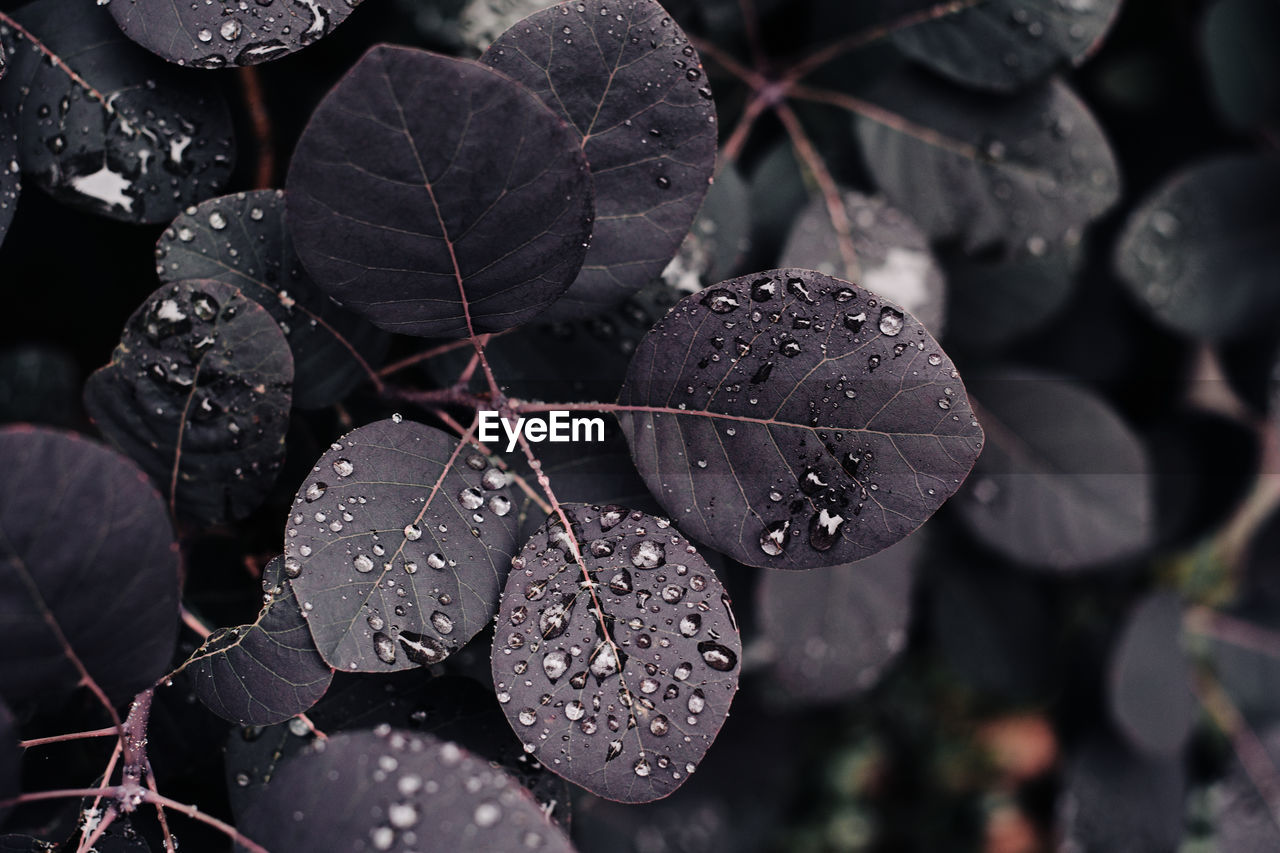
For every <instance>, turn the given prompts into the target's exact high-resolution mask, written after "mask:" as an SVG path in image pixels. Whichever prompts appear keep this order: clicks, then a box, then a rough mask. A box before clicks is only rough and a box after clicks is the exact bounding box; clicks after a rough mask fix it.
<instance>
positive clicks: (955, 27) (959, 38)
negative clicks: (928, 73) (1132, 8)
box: [893, 0, 1120, 92]
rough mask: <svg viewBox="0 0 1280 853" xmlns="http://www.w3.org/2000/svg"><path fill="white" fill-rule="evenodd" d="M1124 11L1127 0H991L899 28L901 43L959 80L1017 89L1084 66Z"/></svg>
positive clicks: (932, 2)
mask: <svg viewBox="0 0 1280 853" xmlns="http://www.w3.org/2000/svg"><path fill="white" fill-rule="evenodd" d="M914 5H922V6H923V5H928V6H941V5H942V4H940V3H937V2H935V0H930V2H929V3H927V4H922V3H919V2H918V0H917V2H916V3H915V4H914ZM1119 10H1120V0H985V2H979V3H974V4H970V5H969V6H968V7H967V8H964V9H961V10H960V11H958V12H954V13H952V14H949V15H945V16H943V17H939V18H936V19H934V20H931V21H926V22H924V23H920V24H916V25H915V26H911V27H905V28H902V29H899V30H898V31H897V32H895V33H894V34H893V41H894V43H895V44H896V45H897V46H898V47H899V48H901V49H902V51H903V52H904V53H906V54H907V56H910V57H911V58H912V59H914V60H916V61H917V62H921V63H923V64H924V65H926V66H928V67H929V68H930V69H932V70H934V71H937V72H938V73H940V74H942V75H944V76H946V77H949V78H950V79H952V80H955V81H956V82H958V83H962V84H964V85H966V86H974V87H976V88H980V89H989V90H991V91H995V92H1012V91H1014V90H1016V89H1020V88H1022V87H1024V86H1025V85H1027V84H1028V83H1031V82H1034V81H1036V80H1039V79H1041V78H1043V77H1044V76H1045V75H1046V74H1048V73H1049V72H1050V71H1052V70H1054V69H1055V68H1058V67H1060V66H1070V65H1079V64H1081V63H1082V62H1084V60H1085V59H1087V58H1089V57H1090V56H1091V55H1092V54H1093V53H1094V51H1096V50H1097V49H1098V46H1099V45H1100V44H1101V43H1102V39H1103V37H1104V36H1105V35H1106V33H1107V30H1109V29H1110V28H1111V24H1112V22H1113V21H1114V20H1115V18H1116V13H1117V12H1119Z"/></svg>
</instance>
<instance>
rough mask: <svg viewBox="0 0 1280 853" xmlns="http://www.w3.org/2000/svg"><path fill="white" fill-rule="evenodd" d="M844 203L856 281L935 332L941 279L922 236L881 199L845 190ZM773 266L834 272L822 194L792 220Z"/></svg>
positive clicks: (836, 250) (942, 310)
mask: <svg viewBox="0 0 1280 853" xmlns="http://www.w3.org/2000/svg"><path fill="white" fill-rule="evenodd" d="M844 208H845V213H846V214H847V215H848V217H849V224H850V225H851V226H852V227H853V232H852V234H851V237H852V240H853V249H854V253H855V255H856V257H857V259H858V266H859V267H860V268H861V275H859V276H858V277H857V280H858V284H859V285H860V286H861V287H865V288H866V289H867V290H869V291H871V292H872V293H874V294H876V295H877V296H880V297H882V298H884V299H888V300H889V301H890V302H894V303H897V304H898V305H901V306H902V307H903V308H905V309H906V310H907V311H909V312H910V313H911V314H912V316H914V317H915V318H916V319H917V320H919V321H920V322H921V323H923V324H924V326H925V328H926V329H928V330H929V331H930V332H931V333H932V334H933V335H935V336H938V337H941V336H942V330H943V318H944V317H945V316H946V303H947V292H946V282H945V281H944V280H943V278H942V270H941V268H939V266H938V262H937V261H936V260H935V259H934V257H933V252H932V250H930V248H929V240H928V238H927V237H925V235H924V234H923V233H922V232H921V231H920V229H919V228H918V227H917V226H916V224H915V223H914V222H912V221H911V220H910V219H909V218H908V217H907V216H906V215H905V214H903V213H902V212H901V211H898V210H895V209H894V208H892V207H890V206H889V205H888V204H886V203H885V201H884V199H881V198H870V197H868V196H865V195H863V194H862V193H859V192H854V191H853V190H846V191H845V192H844ZM778 265H779V266H783V267H800V268H802V269H811V270H817V271H818V272H821V273H824V274H826V275H833V276H837V277H838V276H840V272H841V270H843V269H844V260H843V258H842V257H841V255H840V245H839V243H838V242H837V239H836V229H835V226H833V225H832V224H831V217H830V215H829V214H828V213H827V206H826V204H825V202H824V201H823V200H822V199H820V198H815V199H814V200H813V201H811V202H810V203H809V206H808V207H806V208H805V209H804V211H803V212H801V214H800V215H799V216H798V217H797V218H796V219H795V222H794V224H793V225H792V226H791V233H790V235H789V236H788V237H787V243H786V246H784V247H783V249H782V255H781V256H780V257H779V259H778Z"/></svg>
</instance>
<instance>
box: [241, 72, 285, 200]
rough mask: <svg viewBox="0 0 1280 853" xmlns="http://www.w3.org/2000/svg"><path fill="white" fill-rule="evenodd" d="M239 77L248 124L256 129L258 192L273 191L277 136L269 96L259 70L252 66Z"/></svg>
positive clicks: (255, 173)
mask: <svg viewBox="0 0 1280 853" xmlns="http://www.w3.org/2000/svg"><path fill="white" fill-rule="evenodd" d="M238 73H239V75H240V92H241V93H242V94H243V95H244V105H245V109H247V110H248V112H249V123H250V124H251V125H252V126H253V140H254V145H255V146H256V147H257V149H258V168H257V171H255V172H254V178H253V186H254V188H255V189H260V190H266V189H271V187H272V186H273V185H274V182H275V175H276V146H275V133H274V132H273V131H272V128H271V114H270V113H269V112H268V110H267V103H266V101H267V99H266V93H265V92H263V90H262V80H261V79H260V78H259V76H258V69H257V68H256V67H255V66H252V65H244V66H241V67H240V68H239V69H238Z"/></svg>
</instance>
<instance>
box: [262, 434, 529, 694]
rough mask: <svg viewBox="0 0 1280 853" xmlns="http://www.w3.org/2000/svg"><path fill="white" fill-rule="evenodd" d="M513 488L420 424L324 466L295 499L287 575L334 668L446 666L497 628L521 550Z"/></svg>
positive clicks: (340, 450)
mask: <svg viewBox="0 0 1280 853" xmlns="http://www.w3.org/2000/svg"><path fill="white" fill-rule="evenodd" d="M506 480H507V478H506V475H504V474H503V473H502V472H501V471H500V470H498V469H496V468H490V467H489V465H488V462H487V461H486V460H485V458H484V456H482V455H481V454H480V453H479V452H478V451H477V450H476V449H474V448H473V447H470V446H465V445H462V444H460V443H459V442H458V441H457V439H454V438H452V437H450V436H449V435H447V434H445V433H443V432H441V431H440V430H438V429H434V428H432V427H427V426H423V425H422V424H417V423H413V422H411V421H403V422H399V421H398V420H385V421H377V422H375V423H372V424H368V425H366V426H362V427H360V428H358V429H355V430H353V431H351V432H349V433H347V434H346V435H345V436H343V437H342V438H341V439H339V440H338V441H337V442H336V443H334V445H333V446H332V447H331V448H330V449H329V450H328V451H326V452H325V454H324V455H323V456H321V457H320V460H319V461H318V462H317V463H316V466H315V468H314V469H313V473H312V474H311V476H309V477H307V479H306V480H305V481H304V482H303V484H302V486H301V487H300V488H299V489H298V495H297V497H296V498H295V499H294V514H293V517H292V518H291V519H290V523H289V526H288V527H287V529H286V537H285V562H284V570H285V575H286V576H288V577H290V578H291V581H290V583H291V584H292V585H293V590H294V592H295V593H296V594H297V596H298V600H299V601H300V602H301V603H302V610H303V615H304V616H305V617H306V618H307V624H308V625H309V626H310V628H311V636H312V637H313V638H314V639H315V641H316V647H317V648H318V649H319V650H320V655H321V657H323V658H324V659H325V662H326V663H328V664H329V665H330V666H332V667H334V668H335V669H341V670H346V671H358V672H391V671H393V670H402V669H412V668H414V667H417V666H425V665H429V664H434V663H439V662H440V661H442V660H444V658H445V657H447V656H448V655H449V654H450V653H451V652H452V651H454V650H455V649H457V648H459V647H461V646H462V645H463V644H464V643H466V642H467V640H470V639H471V638H472V637H474V636H475V635H476V633H477V632H478V631H479V630H480V629H481V628H483V627H485V626H486V625H487V624H488V623H489V620H490V619H492V618H493V611H494V609H495V608H496V607H497V603H498V592H499V591H500V590H501V589H502V583H503V581H504V580H505V579H506V576H507V571H508V569H509V568H510V558H511V553H512V551H514V550H515V532H516V524H517V518H516V516H517V513H516V512H514V511H513V509H514V508H515V507H514V504H515V502H514V495H513V491H512V489H511V487H509V486H508V485H507V483H506Z"/></svg>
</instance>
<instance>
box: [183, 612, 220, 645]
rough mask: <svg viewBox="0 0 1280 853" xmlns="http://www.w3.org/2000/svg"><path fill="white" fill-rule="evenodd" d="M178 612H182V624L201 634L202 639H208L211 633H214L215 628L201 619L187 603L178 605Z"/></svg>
mask: <svg viewBox="0 0 1280 853" xmlns="http://www.w3.org/2000/svg"><path fill="white" fill-rule="evenodd" d="M178 612H179V613H181V614H182V624H183V625H186V626H187V627H188V628H190V629H191V630H192V631H195V632H196V634H198V635H199V636H200V639H202V640H207V639H209V635H210V634H212V633H213V629H212V628H210V627H209V626H208V625H206V624H204V622H203V621H201V619H200V617H199V616H197V615H195V614H194V613H192V612H191V611H190V610H188V609H187V605H186V604H185V603H180V604H179V605H178Z"/></svg>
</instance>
